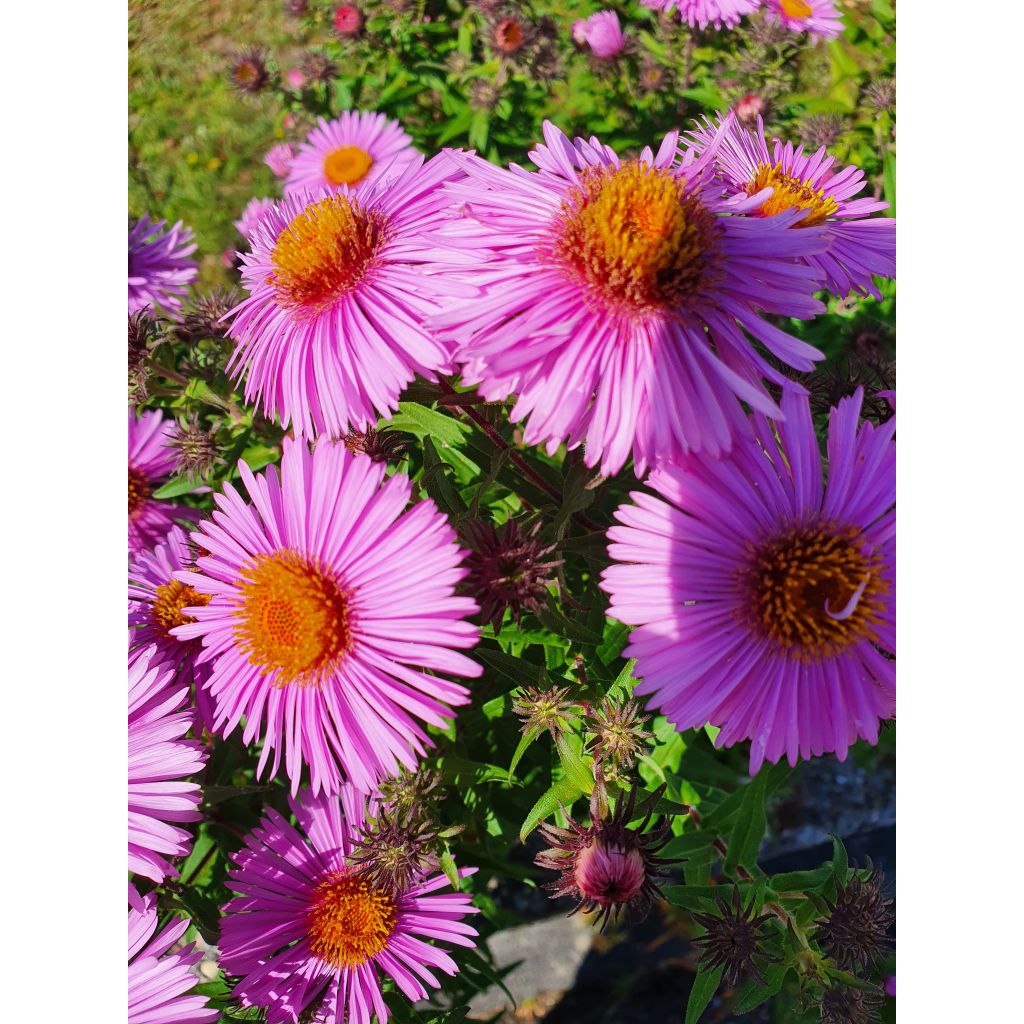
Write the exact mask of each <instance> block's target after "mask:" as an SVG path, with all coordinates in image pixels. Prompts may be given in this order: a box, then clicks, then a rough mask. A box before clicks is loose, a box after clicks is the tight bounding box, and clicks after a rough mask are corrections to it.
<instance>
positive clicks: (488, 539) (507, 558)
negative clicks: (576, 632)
mask: <svg viewBox="0 0 1024 1024" xmlns="http://www.w3.org/2000/svg"><path fill="white" fill-rule="evenodd" d="M540 528H541V524H540V523H539V522H536V523H534V524H533V525H532V526H530V527H528V528H527V529H526V530H522V529H521V528H520V525H519V522H518V520H515V519H509V520H508V521H507V522H506V523H505V524H504V526H502V527H501V529H500V530H499V529H496V528H495V526H494V524H493V523H484V522H480V521H471V522H469V523H467V524H466V526H465V527H464V528H463V531H462V532H463V538H464V539H465V541H466V543H467V544H468V545H469V547H470V549H471V552H470V554H469V556H468V557H467V558H466V561H465V566H466V568H467V569H468V570H469V575H468V576H467V579H466V582H465V584H464V586H465V589H466V591H467V592H468V593H471V594H473V595H474V596H475V597H476V599H477V600H478V602H479V603H480V616H481V618H482V620H483V621H484V622H489V623H490V624H491V627H492V628H493V630H494V632H495V633H497V632H499V631H500V629H501V620H502V619H503V618H504V615H505V609H506V608H507V609H509V611H510V612H511V613H512V618H513V620H514V621H515V622H519V621H520V620H521V618H522V616H523V612H525V611H531V612H536V611H537V610H538V609H539V608H540V607H541V606H542V605H543V604H544V602H545V601H546V600H547V596H548V584H549V583H550V581H551V576H552V573H553V572H554V570H555V569H557V568H558V566H560V565H561V564H562V560H561V559H560V558H550V557H549V556H550V555H551V553H552V552H553V551H554V550H555V545H554V544H545V543H544V540H543V538H542V537H541V536H540Z"/></svg>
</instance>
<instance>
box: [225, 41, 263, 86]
mask: <svg viewBox="0 0 1024 1024" xmlns="http://www.w3.org/2000/svg"><path fill="white" fill-rule="evenodd" d="M230 77H231V84H232V85H233V86H234V87H235V88H236V89H237V90H238V91H239V92H240V93H243V94H246V95H250V96H251V95H255V94H256V93H260V92H262V91H263V90H264V89H265V88H266V87H267V84H268V83H269V82H270V69H269V68H268V67H267V53H266V51H265V50H262V49H260V48H258V47H254V48H252V49H249V50H245V51H243V52H242V53H238V54H236V55H235V56H234V57H233V58H232V60H231V69H230Z"/></svg>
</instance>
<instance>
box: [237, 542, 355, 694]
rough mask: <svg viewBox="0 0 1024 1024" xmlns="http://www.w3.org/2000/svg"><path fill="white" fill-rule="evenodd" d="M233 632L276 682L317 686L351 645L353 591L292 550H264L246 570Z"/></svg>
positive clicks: (247, 652) (256, 663) (253, 661)
mask: <svg viewBox="0 0 1024 1024" xmlns="http://www.w3.org/2000/svg"><path fill="white" fill-rule="evenodd" d="M241 593H242V600H241V603H240V604H239V606H238V608H237V610H236V612H235V615H236V617H237V625H236V627H235V636H236V637H237V638H238V640H239V642H240V643H241V646H242V650H243V652H244V653H245V654H246V655H247V656H248V658H249V661H250V662H251V663H252V664H253V665H259V666H260V668H262V669H263V670H264V672H265V673H266V674H268V675H269V674H271V673H273V674H274V679H273V682H274V684H275V685H277V686H287V685H288V684H289V683H293V682H297V683H298V684H299V685H300V686H306V685H318V684H319V683H320V681H321V680H322V679H323V677H324V676H325V675H327V674H328V673H329V672H330V671H332V670H333V669H334V668H336V667H337V665H338V663H339V662H340V661H341V659H342V658H344V657H345V655H346V654H347V653H348V652H349V650H351V647H352V632H351V624H350V617H349V595H348V593H347V592H345V591H344V590H343V589H342V588H341V587H340V586H339V585H338V583H337V582H336V581H335V580H334V579H333V577H331V576H330V575H329V574H327V573H326V572H324V571H323V570H322V569H320V568H319V566H318V565H317V564H316V562H315V561H312V560H309V559H307V558H304V557H303V556H302V555H299V554H297V553H296V552H294V551H277V552H275V553H274V554H272V555H261V556H259V558H257V560H256V561H255V563H253V564H252V565H251V566H249V567H248V568H247V569H246V570H244V571H243V573H242V584H241Z"/></svg>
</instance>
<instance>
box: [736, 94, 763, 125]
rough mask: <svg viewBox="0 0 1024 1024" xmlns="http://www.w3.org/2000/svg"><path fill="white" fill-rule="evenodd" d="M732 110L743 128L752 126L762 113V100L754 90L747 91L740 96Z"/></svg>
mask: <svg viewBox="0 0 1024 1024" xmlns="http://www.w3.org/2000/svg"><path fill="white" fill-rule="evenodd" d="M733 110H734V111H735V112H736V117H737V118H738V119H739V122H740V124H742V125H743V127H744V128H753V127H754V125H756V124H757V119H758V117H759V116H760V115H761V114H763V113H764V100H763V99H761V97H760V96H758V95H757V93H756V92H748V93H747V94H746V96H742V97H740V99H739V100H738V101H737V103H736V106H735V107H733Z"/></svg>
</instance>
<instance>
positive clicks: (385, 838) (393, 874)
mask: <svg viewBox="0 0 1024 1024" xmlns="http://www.w3.org/2000/svg"><path fill="white" fill-rule="evenodd" d="M439 842H440V835H439V830H438V828H437V827H436V826H435V825H434V824H433V823H432V822H431V821H429V820H428V819H426V818H423V817H417V816H409V815H402V814H400V813H399V812H397V811H394V810H388V809H386V808H381V809H379V810H378V811H377V813H376V814H375V815H374V816H373V817H371V818H368V819H367V824H366V825H364V827H363V830H362V832H361V834H360V836H359V838H358V839H357V840H356V841H355V842H354V843H353V846H352V853H351V855H350V857H349V860H350V862H351V864H352V865H353V866H355V867H358V868H359V870H360V872H361V873H363V874H365V876H366V878H367V880H368V881H369V882H370V883H371V884H373V885H380V886H384V887H385V888H387V889H390V890H391V891H392V892H396V893H401V892H404V891H405V890H406V889H408V888H409V886H410V885H411V884H412V883H413V882H414V881H415V880H416V879H418V878H420V877H421V876H423V875H425V874H428V873H430V872H433V871H435V870H436V869H437V863H438V855H439V851H438V844H439Z"/></svg>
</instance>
